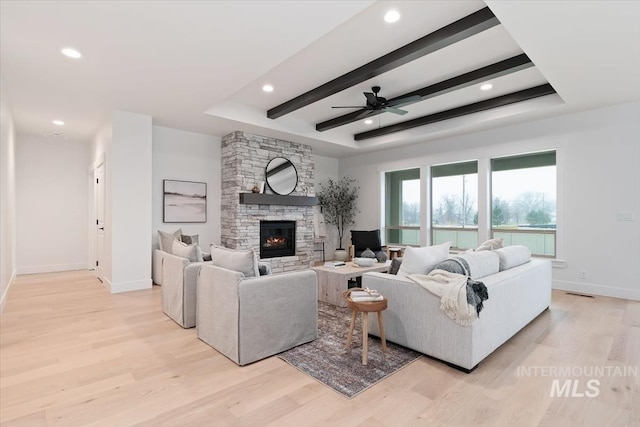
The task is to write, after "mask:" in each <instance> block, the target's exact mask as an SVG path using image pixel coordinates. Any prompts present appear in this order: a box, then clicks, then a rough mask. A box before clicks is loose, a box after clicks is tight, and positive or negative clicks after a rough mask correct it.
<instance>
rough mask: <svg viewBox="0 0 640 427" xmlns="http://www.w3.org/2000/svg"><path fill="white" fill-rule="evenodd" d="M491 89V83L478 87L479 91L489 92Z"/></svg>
mask: <svg viewBox="0 0 640 427" xmlns="http://www.w3.org/2000/svg"><path fill="white" fill-rule="evenodd" d="M491 88H493V85H492V84H491V83H485V84H483V85H482V86H480V90H491Z"/></svg>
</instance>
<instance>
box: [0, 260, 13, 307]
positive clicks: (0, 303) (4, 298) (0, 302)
mask: <svg viewBox="0 0 640 427" xmlns="http://www.w3.org/2000/svg"><path fill="white" fill-rule="evenodd" d="M15 280H16V272H15V271H14V272H13V274H12V275H11V278H10V279H9V282H8V283H7V289H5V290H4V293H3V294H2V297H0V314H2V312H3V311H4V303H5V302H7V297H8V296H9V288H10V287H11V285H12V284H13V282H15Z"/></svg>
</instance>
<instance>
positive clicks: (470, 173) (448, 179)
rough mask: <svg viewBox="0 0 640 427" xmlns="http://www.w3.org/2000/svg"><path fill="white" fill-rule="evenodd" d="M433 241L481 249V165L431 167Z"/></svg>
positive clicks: (466, 164) (468, 163)
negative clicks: (479, 245) (479, 187)
mask: <svg viewBox="0 0 640 427" xmlns="http://www.w3.org/2000/svg"><path fill="white" fill-rule="evenodd" d="M431 241H432V242H433V244H434V245H438V244H440V243H444V242H449V241H450V242H452V243H451V247H452V248H456V249H471V248H476V247H478V162H477V161H472V162H465V163H454V164H448V165H438V166H432V167H431Z"/></svg>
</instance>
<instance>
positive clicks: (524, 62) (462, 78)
mask: <svg viewBox="0 0 640 427" xmlns="http://www.w3.org/2000/svg"><path fill="white" fill-rule="evenodd" d="M532 66H533V62H531V60H530V59H529V57H528V56H527V55H525V54H524V53H522V54H520V55H516V56H513V57H511V58H508V59H505V60H503V61H500V62H496V63H494V64H491V65H487V66H486V67H482V68H479V69H477V70H473V71H470V72H468V73H464V74H461V75H459V76H456V77H452V78H450V79H447V80H443V81H441V82H438V83H435V84H432V85H430V86H426V87H423V88H422V89H418V90H414V91H413V92H409V93H405V94H403V95H400V96H397V97H395V98H392V99H390V100H389V101H388V102H389V103H392V105H393V102H394V101H395V100H398V99H402V98H406V97H409V96H414V95H417V96H420V98H421V99H419V100H418V101H413V102H405V103H402V104H396V105H393V106H394V107H396V108H400V107H402V106H404V105H409V104H413V103H415V102H420V101H424V100H425V99H429V98H433V97H435V96H440V95H444V94H445V93H448V92H453V91H455V90H459V89H463V88H465V87H468V86H472V85H474V84H477V83H480V82H483V81H486V80H489V79H494V78H497V77H501V76H504V75H507V74H511V73H515V72H516V71H520V70H524V69H525V68H529V67H532ZM365 111H367V110H366V109H365V108H363V109H361V110H357V111H354V112H351V113H348V114H344V115H342V116H339V117H335V118H333V119H330V120H326V121H324V122H321V123H318V124H316V130H317V131H319V132H324V131H326V130H329V129H333V128H336V127H338V126H343V125H346V124H348V123H353V122H356V121H358V120H360V119H362V116H361V114H362V113H364V112H365ZM382 112H383V111H371V112H370V113H369V114H368V115H367V118H369V117H373V116H377V115H378V114H381V113H382Z"/></svg>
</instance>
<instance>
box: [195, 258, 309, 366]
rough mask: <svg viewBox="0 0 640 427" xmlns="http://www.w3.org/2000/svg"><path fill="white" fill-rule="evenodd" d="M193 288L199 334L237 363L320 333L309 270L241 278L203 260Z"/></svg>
mask: <svg viewBox="0 0 640 427" xmlns="http://www.w3.org/2000/svg"><path fill="white" fill-rule="evenodd" d="M197 292H198V296H197V321H196V323H197V328H196V332H197V335H198V338H200V339H201V340H202V341H204V342H205V343H207V344H209V345H210V346H211V347H213V348H215V349H216V350H218V351H219V352H220V353H222V354H224V355H225V356H226V357H228V358H229V359H231V360H232V361H234V362H235V363H237V364H238V365H246V364H248V363H251V362H255V361H257V360H260V359H263V358H265V357H268V356H272V355H274V354H277V353H280V352H282V351H285V350H288V349H290V348H292V347H295V346H297V345H300V344H304V343H307V342H309V341H313V340H314V339H316V338H317V337H318V290H317V284H316V273H315V272H314V271H313V270H305V271H296V272H291V273H283V274H273V275H266V276H260V277H249V278H245V276H244V274H242V273H240V272H237V271H232V270H227V269H225V268H221V267H216V266H213V265H203V266H202V268H201V270H200V275H199V278H198V288H197Z"/></svg>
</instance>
